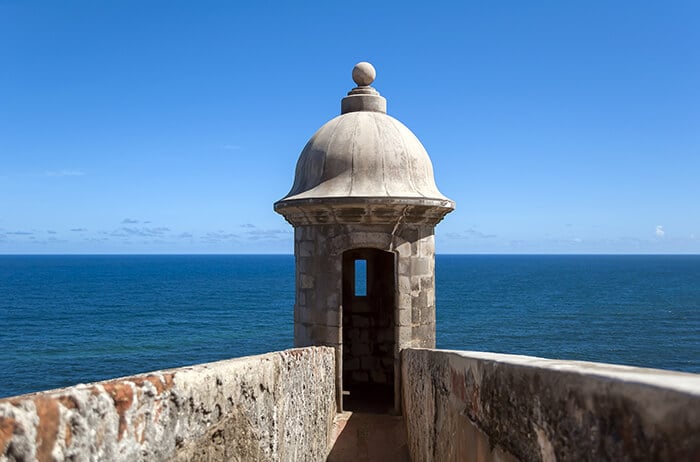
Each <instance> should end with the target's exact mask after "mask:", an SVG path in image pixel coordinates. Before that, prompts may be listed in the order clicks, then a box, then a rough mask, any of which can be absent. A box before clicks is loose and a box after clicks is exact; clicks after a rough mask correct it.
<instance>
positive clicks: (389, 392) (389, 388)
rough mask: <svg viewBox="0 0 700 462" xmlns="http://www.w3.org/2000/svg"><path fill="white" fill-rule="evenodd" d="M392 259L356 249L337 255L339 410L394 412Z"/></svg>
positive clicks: (385, 254)
mask: <svg viewBox="0 0 700 462" xmlns="http://www.w3.org/2000/svg"><path fill="white" fill-rule="evenodd" d="M395 260H396V258H395V254H393V253H391V252H386V251H383V250H379V249H372V248H360V249H352V250H347V251H345V252H344V253H343V329H342V344H343V372H342V375H343V381H342V383H343V387H342V388H343V391H342V392H343V409H344V410H349V411H363V412H380V413H388V412H391V411H392V410H393V409H394V380H395V377H394V365H395V351H396V339H395V316H396V314H395V312H396V265H395Z"/></svg>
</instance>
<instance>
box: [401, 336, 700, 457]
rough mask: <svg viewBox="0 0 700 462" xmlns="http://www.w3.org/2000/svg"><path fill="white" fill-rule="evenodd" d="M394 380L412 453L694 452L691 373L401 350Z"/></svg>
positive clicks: (699, 402) (696, 408) (697, 445)
mask: <svg viewBox="0 0 700 462" xmlns="http://www.w3.org/2000/svg"><path fill="white" fill-rule="evenodd" d="M402 380H403V400H404V417H405V419H406V425H407V432H408V441H409V448H410V453H411V458H412V460H413V461H414V462H422V461H501V462H508V461H514V460H522V461H546V462H550V461H605V460H609V461H616V462H617V461H634V460H637V461H641V460H649V461H651V460H658V461H662V460H663V461H666V460H668V461H698V460H700V375H697V374H684V373H680V372H671V371H663V370H655V369H642V368H635V367H627V366H617V365H608V364H599V363H587V362H579V361H559V360H547V359H541V358H533V357H528V356H515V355H503V354H496V353H479V352H458V351H441V350H421V349H409V350H404V351H403V352H402Z"/></svg>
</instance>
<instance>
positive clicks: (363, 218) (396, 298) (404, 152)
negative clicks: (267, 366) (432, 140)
mask: <svg viewBox="0 0 700 462" xmlns="http://www.w3.org/2000/svg"><path fill="white" fill-rule="evenodd" d="M375 76H376V73H375V70H374V68H373V67H372V65H371V64H369V63H359V64H357V65H356V66H355V67H354V69H353V72H352V77H353V80H354V81H355V83H356V84H357V87H355V88H354V89H352V90H351V91H350V92H349V93H348V95H347V96H346V97H345V98H343V100H342V103H341V115H339V116H338V117H336V118H334V119H332V120H330V121H329V122H327V123H326V124H325V125H323V126H322V127H321V128H320V129H319V130H318V131H317V132H316V133H315V134H314V135H313V137H312V138H311V139H310V140H309V142H308V143H307V144H306V147H304V149H303V151H302V152H301V155H300V157H299V160H298V162H297V167H296V174H295V178H294V185H293V186H292V189H291V191H290V192H289V194H287V196H286V197H285V198H283V199H281V200H280V201H278V202H276V203H275V206H274V207H275V211H277V212H278V213H280V214H282V215H283V216H284V217H285V219H286V220H287V221H288V222H289V223H290V224H291V225H292V226H294V255H295V259H296V303H295V306H294V343H295V345H296V346H311V345H326V346H332V347H335V351H336V364H337V366H336V367H337V370H336V390H337V393H338V395H337V398H336V399H337V404H338V409H339V410H340V411H342V410H352V411H373V412H389V413H395V414H400V413H401V399H400V397H401V393H400V392H401V390H400V386H401V384H400V383H401V380H400V373H401V368H400V351H401V350H402V349H403V348H409V347H426V348H434V347H435V238H434V230H435V225H436V224H437V223H438V222H440V220H442V218H443V217H444V216H445V215H446V214H447V213H449V212H451V211H452V210H454V202H453V201H451V200H449V199H448V198H446V197H445V196H443V195H442V194H441V193H440V191H438V189H437V186H436V185H435V180H434V177H433V168H432V164H431V162H430V158H429V157H428V153H427V152H426V151H425V148H424V147H423V145H422V144H421V143H420V141H418V139H417V138H416V137H415V135H414V134H413V133H412V132H411V131H410V130H409V129H408V128H406V127H405V126H404V125H403V124H402V123H401V122H399V121H398V120H396V119H394V118H393V117H391V116H389V115H387V114H386V100H385V99H384V98H383V97H382V96H380V95H379V93H378V92H377V91H376V90H375V89H374V88H372V87H371V86H370V85H371V83H372V82H373V81H374V78H375ZM358 260H362V261H364V262H365V264H366V272H365V277H366V281H361V280H360V279H359V275H357V274H355V267H356V262H357V261H358ZM356 282H357V283H363V282H364V283H365V284H364V286H363V287H364V289H363V290H362V291H358V287H356Z"/></svg>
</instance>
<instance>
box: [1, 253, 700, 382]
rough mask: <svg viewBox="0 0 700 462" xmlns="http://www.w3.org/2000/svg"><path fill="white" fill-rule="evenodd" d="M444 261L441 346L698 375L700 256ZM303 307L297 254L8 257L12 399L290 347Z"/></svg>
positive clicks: (4, 326) (4, 269) (5, 366)
mask: <svg viewBox="0 0 700 462" xmlns="http://www.w3.org/2000/svg"><path fill="white" fill-rule="evenodd" d="M436 268H437V269H436V273H437V274H436V276H437V287H436V290H437V317H438V327H437V338H438V340H437V343H438V347H439V348H450V349H469V350H480V351H496V352H504V353H515V354H527V355H536V356H543V357H550V358H566V359H580V360H589V361H601V362H611V363H622V364H631V365H638V366H645V367H655V368H665V369H675V370H681V371H687V372H696V373H700V256H580V255H577V256H541V255H540V256H533V255H524V256H500V255H499V256H496V255H487V256H476V255H439V256H437V261H436ZM293 305H294V257H293V256H287V255H276V256H262V255H259V256H243V255H226V256H223V255H222V256H193V255H188V256H163V255H158V256H151V255H149V256H0V345H1V347H2V351H1V353H0V396H10V395H15V394H21V393H27V392H32V391H37V390H42V389H49V388H56V387H62V386H67V385H72V384H75V383H79V382H82V383H85V382H92V381H97V380H103V379H107V378H112V377H118V376H124V375H131V374H135V373H139V372H147V371H151V370H157V369H163V368H171V367H176V366H182V365H188V364H194V363H200V362H206V361H214V360H219V359H226V358H231V357H235V356H242V355H250V354H258V353H263V352H267V351H271V350H278V349H283V348H288V347H291V346H292V343H293V340H292V339H293V333H292V329H293Z"/></svg>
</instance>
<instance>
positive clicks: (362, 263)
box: [355, 260, 367, 297]
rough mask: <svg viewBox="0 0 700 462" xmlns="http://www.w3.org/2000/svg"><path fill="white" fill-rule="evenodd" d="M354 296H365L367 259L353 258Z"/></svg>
mask: <svg viewBox="0 0 700 462" xmlns="http://www.w3.org/2000/svg"><path fill="white" fill-rule="evenodd" d="M355 296H356V297H366V296H367V260H355Z"/></svg>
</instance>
